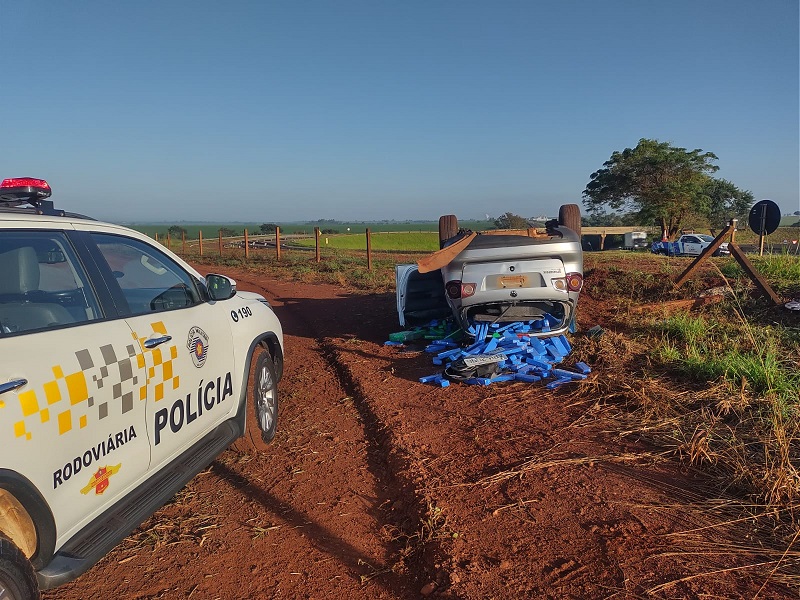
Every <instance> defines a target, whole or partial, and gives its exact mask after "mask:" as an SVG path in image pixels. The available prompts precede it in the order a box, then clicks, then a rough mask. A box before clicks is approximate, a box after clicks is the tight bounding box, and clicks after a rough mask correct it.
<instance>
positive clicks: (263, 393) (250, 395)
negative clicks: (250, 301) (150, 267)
mask: <svg viewBox="0 0 800 600" xmlns="http://www.w3.org/2000/svg"><path fill="white" fill-rule="evenodd" d="M245 410H246V414H247V421H246V424H245V432H244V436H242V437H241V438H240V439H239V440H237V441H236V442H234V444H233V447H234V448H235V449H236V450H239V451H241V452H253V451H255V452H261V451H263V450H266V447H267V444H269V443H270V442H271V441H272V439H273V438H274V437H275V432H276V430H277V427H278V378H277V376H276V374H275V364H274V363H273V362H272V356H271V355H270V353H269V351H268V350H267V349H266V348H264V347H263V346H258V347H257V348H256V349H255V351H254V352H253V358H252V359H251V361H250V373H249V376H248V380H247V406H246V407H245ZM0 600H2V598H0Z"/></svg>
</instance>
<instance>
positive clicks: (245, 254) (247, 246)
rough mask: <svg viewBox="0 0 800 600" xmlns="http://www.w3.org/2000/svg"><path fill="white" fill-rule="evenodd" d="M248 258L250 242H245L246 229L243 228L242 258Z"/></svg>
mask: <svg viewBox="0 0 800 600" xmlns="http://www.w3.org/2000/svg"><path fill="white" fill-rule="evenodd" d="M248 258H250V244H248V243H247V229H245V230H244V259H245V260H247V259H248Z"/></svg>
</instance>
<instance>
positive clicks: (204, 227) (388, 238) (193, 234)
mask: <svg viewBox="0 0 800 600" xmlns="http://www.w3.org/2000/svg"><path fill="white" fill-rule="evenodd" d="M786 219H787V218H784V221H785V220H786ZM459 224H460V225H461V226H462V227H465V228H468V229H473V230H475V231H482V230H485V229H488V228H489V225H490V224H489V222H487V221H460V222H459ZM323 225H324V226H319V225H315V224H302V223H291V224H287V225H280V227H281V232H282V233H283V234H285V235H293V234H306V235H309V236H313V233H314V227H315V226H318V227H320V231H323V230H328V229H330V230H332V231H335V232H336V233H321V236H320V241H321V246H322V247H323V248H330V249H341V250H365V249H366V237H365V235H364V234H365V231H366V229H367V228H369V229H370V231H371V234H372V235H371V240H372V248H373V250H375V251H379V252H382V251H396V252H403V251H409V252H432V251H434V250H437V249H438V248H439V239H438V229H439V225H438V223H437V222H433V221H431V222H425V223H340V224H334V225H331V224H323ZM128 226H129V227H132V228H133V229H136V230H137V231H141V232H142V233H144V234H146V235H149V236H150V237H155V235H156V234H158V239H159V240H161V241H162V242H163V241H165V240H166V237H167V230H168V229H169V227H170V226H169V225H166V224H160V225H153V224H133V225H128ZM180 227H183V228H184V229H185V230H186V239H187V241H191V240H197V238H198V233H199V232H200V231H202V232H203V239H204V240H208V241H209V242H212V241H213V240H216V239H217V237H218V235H219V233H218V232H219V230H220V228H226V229H229V230H231V231H232V232H234V233H235V235H236V236H239V237H241V236H242V235H243V233H244V230H245V229H247V232H248V234H249V235H251V236H257V235H261V233H260V228H259V225H258V224H255V223H227V224H216V223H200V224H193V225H189V224H181V225H180ZM348 227H349V228H350V231H349V232H348V231H347V229H348ZM595 237H598V236H595ZM798 238H800V227H785V226H781V227H779V228H778V229H777V230H776V231H775V232H774V233H773V234H771V235H769V236H767V238H766V245H767V247H772V248H773V249H778V248H780V247H781V246H784V244H783V241H784V240H786V241H787V242H788V244H787V245H786V247H787V248H788V246H791V243H792V241H793V240H797V239H798ZM178 239H179V238H177V237H176V236H172V241H173V244H174V243H175V242H177V241H178ZM325 240H327V243H326V242H325ZM736 241H737V242H738V243H739V244H748V245H752V244H755V243H757V242H758V235H756V234H755V233H753V232H752V231H750V229H749V228H748V227H747V226H745V227H744V228H742V229H739V230H738V231H737V232H736ZM584 242H585V243H587V242H591V243H592V244H593V247H596V246H597V245H599V241H597V240H592V238H591V237H585V238H584ZM292 243H294V244H297V245H300V246H307V247H312V248H313V247H314V239H313V237H309V238H306V239H295V240H292ZM621 245H622V236H621V235H616V236H614V235H610V236H608V238H607V239H606V249H613V248H617V247H620V246H621ZM586 247H587V248H588V246H586Z"/></svg>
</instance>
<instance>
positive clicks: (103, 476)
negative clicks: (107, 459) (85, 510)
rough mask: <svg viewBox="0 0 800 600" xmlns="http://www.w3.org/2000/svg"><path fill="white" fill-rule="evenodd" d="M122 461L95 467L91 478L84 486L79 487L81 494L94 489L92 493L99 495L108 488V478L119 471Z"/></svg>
mask: <svg viewBox="0 0 800 600" xmlns="http://www.w3.org/2000/svg"><path fill="white" fill-rule="evenodd" d="M121 466H122V463H120V464H118V465H114V466H111V467H109V466H108V465H106V466H105V467H100V468H99V469H97V472H96V473H95V474H94V475H92V478H91V479H90V480H89V483H88V485H87V486H86V487H84V488H81V494H83V495H84V496H85V495H86V494H88V493H89V492H91V491H92V489H94V493H95V494H96V495H98V496H99V495H100V494H102V493H103V492H105V491H106V490H107V489H108V480H109V479H111V476H112V475H114V474H115V473H116V472H117V471H119V469H120V467H121Z"/></svg>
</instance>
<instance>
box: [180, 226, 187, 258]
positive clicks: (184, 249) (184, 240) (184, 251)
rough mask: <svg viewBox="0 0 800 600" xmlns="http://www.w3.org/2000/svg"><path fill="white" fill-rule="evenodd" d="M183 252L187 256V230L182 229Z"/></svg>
mask: <svg viewBox="0 0 800 600" xmlns="http://www.w3.org/2000/svg"><path fill="white" fill-rule="evenodd" d="M181 254H182V255H183V256H186V232H185V231H181Z"/></svg>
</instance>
